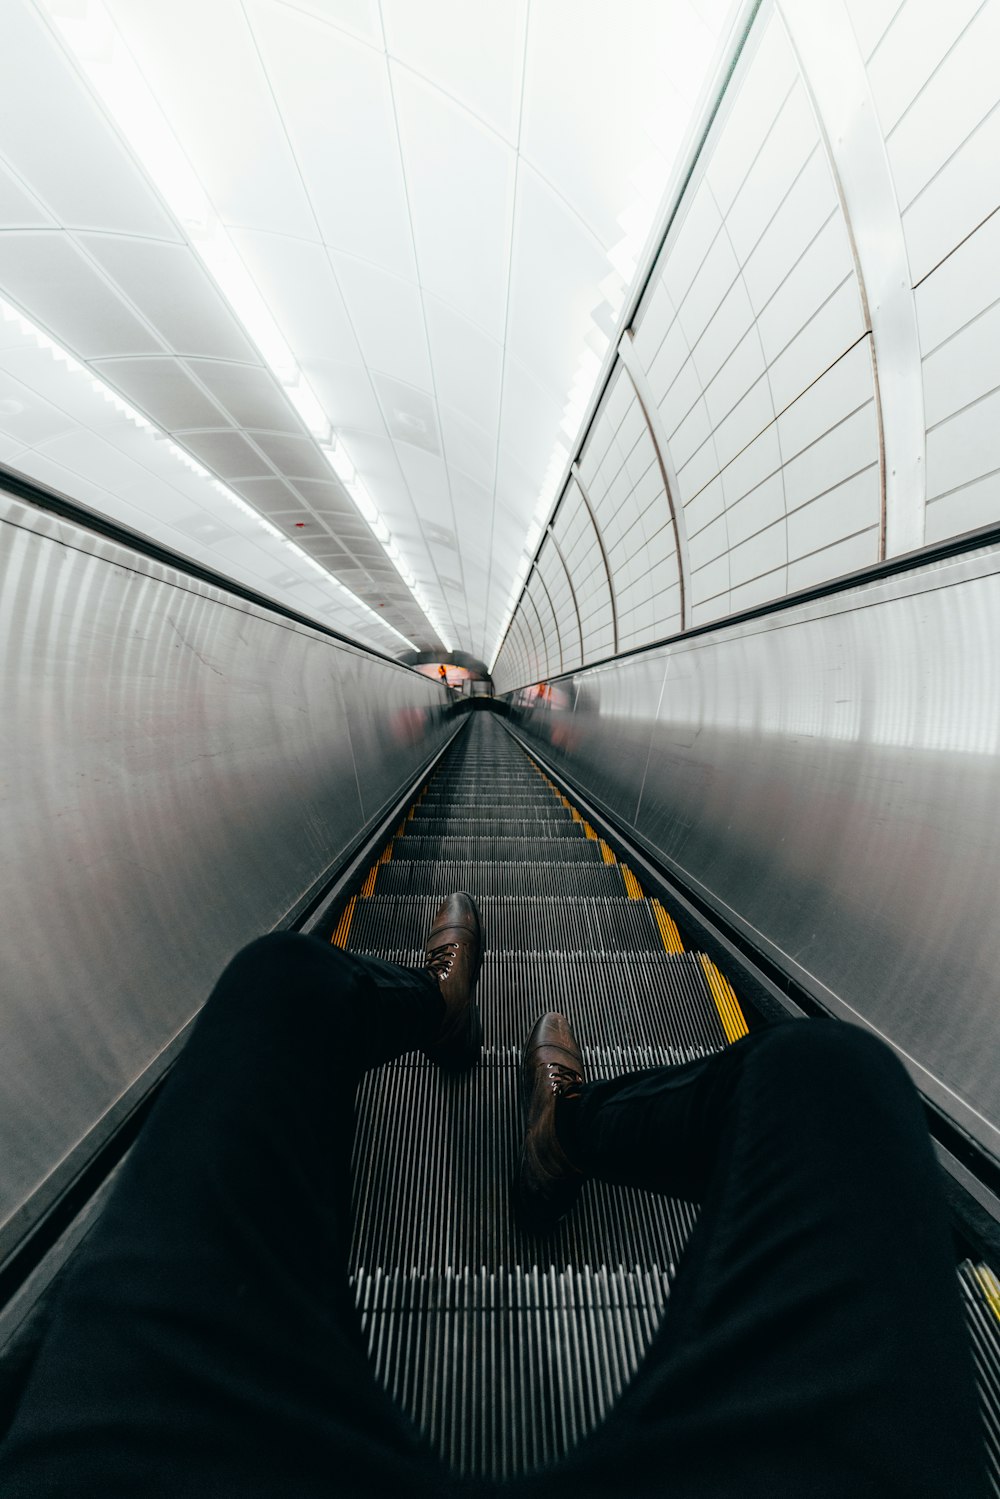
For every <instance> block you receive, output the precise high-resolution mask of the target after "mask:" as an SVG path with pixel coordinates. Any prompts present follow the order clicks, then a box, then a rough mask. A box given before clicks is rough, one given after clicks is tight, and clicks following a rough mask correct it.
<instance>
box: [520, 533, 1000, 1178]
mask: <svg viewBox="0 0 1000 1499" xmlns="http://www.w3.org/2000/svg"><path fill="white" fill-rule="evenodd" d="M998 638H1000V551H998V549H996V548H984V549H983V550H982V551H980V552H978V553H975V554H972V555H969V556H966V557H962V558H956V559H949V560H946V561H941V562H937V563H934V564H931V565H928V566H925V567H923V568H921V569H919V570H915V571H912V572H907V573H900V574H897V575H895V576H893V577H891V578H888V579H884V580H881V581H878V582H875V583H872V584H870V585H868V586H859V587H857V588H855V589H851V590H849V591H846V592H844V593H841V594H838V595H836V596H833V597H831V598H828V599H825V600H821V601H818V602H814V603H810V604H805V605H801V606H797V607H794V608H791V609H788V610H782V611H779V612H776V613H773V614H770V615H767V616H763V617H760V618H757V619H754V620H751V621H748V622H744V623H741V624H737V625H733V626H725V627H720V628H719V629H718V630H713V631H708V632H706V633H704V634H701V635H698V636H696V637H694V638H691V639H688V640H682V641H677V642H674V643H672V644H670V645H666V646H662V647H658V648H655V649H653V650H651V651H648V652H644V653H642V654H641V655H638V656H635V657H631V658H625V659H623V660H621V661H619V662H615V663H611V664H609V665H606V666H604V667H599V668H594V669H591V670H589V671H581V672H579V673H577V674H576V675H574V676H573V677H571V678H564V679H562V680H561V681H559V682H558V683H555V684H553V687H552V689H551V690H550V691H546V692H544V693H539V692H537V691H536V690H534V689H527V690H525V691H523V692H520V693H518V694H515V695H514V699H513V702H512V711H513V713H514V716H515V719H516V722H517V725H518V727H519V728H520V730H521V731H523V732H524V733H525V734H526V735H527V736H528V737H529V739H534V740H535V741H537V743H538V744H539V746H540V747H541V748H543V749H544V752H545V753H546V754H547V755H548V756H549V757H551V758H552V760H553V761H554V762H555V763H556V764H558V765H559V766H560V767H561V769H562V770H563V771H564V772H565V774H566V776H567V777H568V778H569V779H570V780H572V782H573V783H574V784H576V785H578V786H579V787H580V789H581V794H582V795H584V796H588V797H590V798H591V799H592V800H593V801H594V802H595V804H597V805H598V806H602V807H604V808H605V809H606V810H607V811H608V812H610V813H611V814H612V815H614V816H615V817H617V818H618V819H619V820H620V821H621V822H622V823H623V824H624V825H626V826H627V827H628V828H630V829H631V830H632V831H633V832H634V833H635V835H636V836H637V838H638V840H639V841H640V843H641V844H643V845H644V846H645V847H646V848H648V849H649V850H650V851H651V852H652V853H653V855H654V857H656V858H658V859H659V860H660V862H662V863H663V864H664V865H665V866H666V867H667V868H668V869H672V870H673V871H675V872H676V874H677V875H678V877H679V878H680V879H681V880H682V881H683V882H684V883H685V884H687V885H688V886H689V887H690V888H691V889H692V890H694V891H695V892H697V893H698V894H700V895H701V896H702V897H703V898H704V899H705V900H707V901H708V902H709V904H711V905H712V906H714V907H715V909H716V910H718V911H719V912H720V913H721V914H722V915H723V916H724V917H725V919H726V920H728V921H729V922H731V923H732V924H734V925H735V926H736V927H737V928H738V929H739V930H741V931H742V932H743V933H744V935H745V936H746V937H747V938H749V939H750V941H751V942H752V943H754V944H755V945H756V946H757V947H758V948H759V949H760V950H761V951H762V952H763V953H764V954H765V955H766V956H767V957H768V958H770V959H771V960H772V961H773V962H775V963H776V964H778V966H779V967H781V968H783V969H785V970H786V971H787V972H788V973H789V974H790V975H791V976H792V977H793V978H794V979H795V980H796V981H797V982H798V983H800V984H801V985H802V986H803V987H804V988H805V989H806V990H807V991H809V992H811V993H813V994H814V995H815V996H816V997H817V998H818V999H819V1000H820V1001H821V1002H822V1003H824V1004H825V1005H826V1006H827V1007H828V1008H829V1009H831V1010H832V1011H833V1012H834V1013H837V1014H840V1015H842V1016H844V1017H845V1018H847V1019H853V1020H859V1021H861V1022H863V1023H864V1024H866V1025H868V1026H870V1027H871V1028H872V1029H873V1030H875V1031H876V1032H877V1033H879V1034H880V1035H882V1036H884V1037H885V1039H887V1040H888V1041H889V1042H890V1043H891V1044H892V1045H893V1046H894V1047H895V1048H896V1049H897V1051H898V1052H899V1053H900V1055H901V1056H902V1057H903V1059H904V1061H906V1062H907V1063H908V1065H909V1066H910V1068H911V1071H912V1072H913V1074H914V1077H915V1080H916V1081H917V1083H918V1085H919V1086H920V1087H921V1088H922V1089H923V1090H924V1092H925V1093H926V1094H927V1095H928V1096H929V1097H931V1098H932V1099H933V1100H934V1101H935V1102H936V1103H937V1104H939V1105H940V1106H941V1107H942V1108H943V1109H944V1110H945V1111H946V1112H947V1113H948V1114H950V1115H951V1116H952V1117H953V1118H955V1119H956V1120H957V1121H958V1123H959V1124H960V1125H962V1127H963V1128H965V1129H966V1130H968V1131H969V1132H970V1133H971V1134H972V1135H973V1136H974V1138H976V1139H977V1140H978V1141H979V1142H980V1143H981V1144H982V1145H983V1146H985V1148H986V1149H987V1150H988V1151H990V1152H991V1153H992V1154H993V1155H994V1156H997V1157H1000V1070H998V1069H997V1067H996V1065H995V1058H996V1055H997V1053H998V1050H1000V923H998V922H997V920H996V890H997V883H998V878H1000V870H998V855H997V849H998V848H1000V653H998V652H997V650H996V649H995V642H996V640H997V639H998Z"/></svg>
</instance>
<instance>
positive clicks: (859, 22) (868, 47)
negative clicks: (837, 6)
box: [846, 0, 905, 61]
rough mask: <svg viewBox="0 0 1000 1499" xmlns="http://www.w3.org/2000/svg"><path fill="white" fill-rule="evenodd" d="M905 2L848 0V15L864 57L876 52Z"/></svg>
mask: <svg viewBox="0 0 1000 1499" xmlns="http://www.w3.org/2000/svg"><path fill="white" fill-rule="evenodd" d="M904 3H905V0H846V4H847V9H848V13H849V14H850V17H851V22H852V24H853V26H854V34H855V36H856V37H857V39H858V46H859V47H860V48H861V55H862V57H864V58H865V60H866V61H867V59H868V58H869V57H870V56H871V54H872V53H873V52H874V50H875V48H876V47H877V46H878V44H879V42H880V41H881V39H882V37H883V36H884V35H885V32H886V29H887V28H888V26H889V23H890V21H891V20H892V18H893V16H894V15H895V14H896V12H897V11H898V10H899V9H900V7H901V6H902V5H903V4H904Z"/></svg>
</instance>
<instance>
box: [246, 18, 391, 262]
mask: <svg viewBox="0 0 1000 1499" xmlns="http://www.w3.org/2000/svg"><path fill="white" fill-rule="evenodd" d="M246 9H247V13H248V15H249V17H250V22H251V25H252V26H253V28H254V33H255V36H256V39H257V43H258V46H259V48H260V53H261V57H262V60H263V63H264V67H265V68H266V70H267V75H268V79H269V82H270V85H271V88H272V89H273V90H274V96H275V98H276V100H277V103H278V106H279V108H280V109H281V111H282V114H283V117H284V122H285V126H286V128H287V131H288V135H289V139H290V141H291V144H292V148H293V150H294V152H295V156H296V159H297V162H298V165H299V169H300V171H301V173H302V177H303V180H304V182H305V186H306V189H307V191H308V193H309V196H310V199H311V201H312V205H313V209H314V211H315V214H316V218H317V220H318V222H319V227H320V230H321V233H322V236H323V239H324V241H325V242H326V243H327V244H328V245H333V246H335V247H336V248H337V249H339V250H343V251H346V252H347V253H348V254H351V255H358V256H361V257H362V258H364V259H366V260H370V261H371V262H372V263H373V264H375V265H380V266H382V267H383V268H384V269H386V270H388V271H393V272H395V273H396V274H397V275H402V276H410V277H412V276H413V274H414V268H413V246H412V240H411V237H410V229H409V220H408V215H407V210H406V191H405V187H404V183H403V169H402V164H401V162H400V159H399V142H398V140H397V136H396V127H395V119H394V114H393V107H392V97H391V94H390V90H389V72H388V65H387V62H386V58H385V56H384V55H383V54H382V53H381V52H376V51H373V49H372V48H370V47H367V46H365V45H363V44H361V43H359V42H357V41H354V40H353V39H352V38H350V37H348V36H347V35H346V34H345V33H344V32H342V31H338V30H336V29H335V28H334V27H332V26H325V25H323V24H322V22H320V21H317V20H316V18H315V17H313V16H307V15H303V14H302V13H301V12H299V11H296V10H295V9H293V8H292V7H291V6H289V5H284V4H280V3H277V0H250V3H249V4H248V5H247V7H246Z"/></svg>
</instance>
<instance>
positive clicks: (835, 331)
mask: <svg viewBox="0 0 1000 1499" xmlns="http://www.w3.org/2000/svg"><path fill="white" fill-rule="evenodd" d="M864 332H865V328H864V324H863V322H862V318H861V305H860V302H859V300H858V291H857V286H856V284H855V282H854V278H853V277H851V278H850V279H849V280H847V281H845V282H844V284H843V286H841V287H839V288H838V290H837V291H835V292H834V293H833V295H832V296H831V297H830V298H829V300H828V301H827V302H825V303H824V304H823V306H822V307H821V308H820V309H819V310H818V312H816V313H815V315H814V316H813V317H812V318H810V320H809V322H808V323H807V324H806V325H805V327H804V328H802V329H801V331H800V332H799V333H797V334H796V336H795V337H794V338H793V339H792V340H791V342H790V343H789V344H788V346H787V347H786V348H785V349H784V350H783V351H782V352H781V353H780V354H779V355H778V357H777V358H776V359H775V360H774V361H773V362H772V364H771V367H770V372H769V373H770V380H771V391H772V393H773V396H774V404H775V408H776V410H778V411H781V410H782V409H783V408H784V407H785V406H787V405H789V404H790V402H792V401H794V400H795V398H796V396H799V395H801V394H802V392H803V391H804V390H805V388H806V386H807V385H811V384H812V382H813V381H814V380H815V379H816V378H817V377H818V376H819V375H821V374H822V373H823V372H824V370H827V369H829V367H830V365H832V364H833V363H834V362H835V361H836V360H837V359H839V358H840V356H841V355H842V354H844V353H845V352H846V351H847V350H848V349H849V348H850V347H851V345H852V344H854V343H856V342H857V340H858V339H859V338H860V337H861V336H862V334H863V333H864Z"/></svg>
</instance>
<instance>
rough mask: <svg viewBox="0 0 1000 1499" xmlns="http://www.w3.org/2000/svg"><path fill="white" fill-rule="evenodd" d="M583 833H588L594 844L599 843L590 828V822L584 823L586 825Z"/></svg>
mask: <svg viewBox="0 0 1000 1499" xmlns="http://www.w3.org/2000/svg"><path fill="white" fill-rule="evenodd" d="M583 831H584V832H585V833H586V835H587V837H588V838H589V839H591V841H592V842H594V843H596V842H597V834H596V833H595V832H594V830H593V828H592V827H591V826H590V823H589V822H586V821H585V822H584V824H583Z"/></svg>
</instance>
